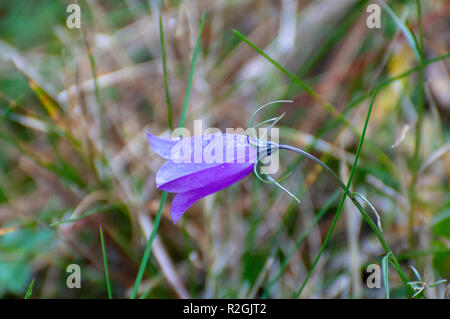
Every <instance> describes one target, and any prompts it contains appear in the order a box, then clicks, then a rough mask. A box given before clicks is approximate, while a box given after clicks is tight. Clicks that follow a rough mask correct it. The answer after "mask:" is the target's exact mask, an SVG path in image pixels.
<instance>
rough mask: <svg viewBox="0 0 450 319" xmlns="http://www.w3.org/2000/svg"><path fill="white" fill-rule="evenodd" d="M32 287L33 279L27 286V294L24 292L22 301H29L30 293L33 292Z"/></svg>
mask: <svg viewBox="0 0 450 319" xmlns="http://www.w3.org/2000/svg"><path fill="white" fill-rule="evenodd" d="M33 286H34V278H33V280H32V281H31V283H30V285H29V286H28V289H27V292H26V294H25V297H24V299H29V298H30V296H31V292H32V291H33Z"/></svg>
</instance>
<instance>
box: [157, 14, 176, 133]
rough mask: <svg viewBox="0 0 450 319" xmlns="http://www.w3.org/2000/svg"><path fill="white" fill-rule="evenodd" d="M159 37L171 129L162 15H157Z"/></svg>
mask: <svg viewBox="0 0 450 319" xmlns="http://www.w3.org/2000/svg"><path fill="white" fill-rule="evenodd" d="M159 38H160V42H161V58H162V66H163V77H164V92H165V94H166V103H167V118H168V122H169V129H170V130H171V131H173V120H172V101H171V99H170V92H169V84H168V80H167V61H166V46H165V44H164V43H165V42H164V30H163V23H162V16H161V15H160V16H159Z"/></svg>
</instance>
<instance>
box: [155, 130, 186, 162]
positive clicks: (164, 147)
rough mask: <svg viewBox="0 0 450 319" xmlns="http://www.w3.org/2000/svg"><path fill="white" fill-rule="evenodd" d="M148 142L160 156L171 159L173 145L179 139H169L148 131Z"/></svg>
mask: <svg viewBox="0 0 450 319" xmlns="http://www.w3.org/2000/svg"><path fill="white" fill-rule="evenodd" d="M147 138H148V142H149V143H150V147H151V148H152V149H153V150H154V151H155V152H156V153H158V155H159V156H161V157H164V158H166V159H170V154H171V151H172V147H173V146H175V145H176V144H177V143H178V142H179V140H178V141H177V140H175V141H173V140H168V139H164V138H160V137H157V136H155V135H153V134H151V133H149V132H147Z"/></svg>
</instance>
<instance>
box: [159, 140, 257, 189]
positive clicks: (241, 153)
mask: <svg viewBox="0 0 450 319" xmlns="http://www.w3.org/2000/svg"><path fill="white" fill-rule="evenodd" d="M221 136H223V137H224V140H223V141H224V143H222V142H220V143H219V144H217V146H214V147H210V145H208V143H204V141H205V140H207V138H208V136H205V137H206V139H204V140H203V143H202V141H201V140H200V141H199V142H200V144H199V145H200V146H201V148H200V149H199V154H192V155H194V156H190V155H191V154H188V155H189V156H187V157H185V158H188V159H189V161H190V162H189V163H183V162H176V161H175V158H176V157H177V155H176V153H177V152H176V150H177V149H178V148H180V145H184V146H186V144H185V143H190V142H193V143H195V142H196V140H194V139H193V138H189V139H183V141H181V142H180V144H177V147H176V148H174V153H175V154H172V155H173V157H172V160H170V161H168V162H166V163H164V165H163V166H161V168H160V169H159V170H158V172H157V174H156V185H157V187H158V188H159V189H161V190H165V191H168V192H173V193H182V192H187V191H189V190H193V189H197V188H202V187H205V186H207V185H209V184H211V183H215V182H216V181H218V180H221V179H223V178H227V177H228V176H232V175H236V174H239V173H240V172H242V171H244V170H247V169H248V168H249V167H253V164H254V163H255V161H256V159H257V152H256V149H255V148H254V147H253V146H251V145H250V144H248V140H247V137H246V136H244V135H239V134H223V135H221ZM200 138H201V136H200ZM205 147H206V149H205ZM194 148H195V146H194ZM208 148H209V150H211V149H213V148H216V150H215V151H219V152H220V153H219V155H220V156H219V158H220V159H219V161H217V162H213V163H208V162H206V160H205V156H204V155H205V154H206V151H207V150H208ZM186 149H187V148H186ZM195 151H197V149H195V150H194V153H195ZM204 151H205V152H204ZM195 157H197V158H198V159H199V160H200V162H198V163H192V162H191V160H193V159H194V158H195ZM213 157H214V156H213Z"/></svg>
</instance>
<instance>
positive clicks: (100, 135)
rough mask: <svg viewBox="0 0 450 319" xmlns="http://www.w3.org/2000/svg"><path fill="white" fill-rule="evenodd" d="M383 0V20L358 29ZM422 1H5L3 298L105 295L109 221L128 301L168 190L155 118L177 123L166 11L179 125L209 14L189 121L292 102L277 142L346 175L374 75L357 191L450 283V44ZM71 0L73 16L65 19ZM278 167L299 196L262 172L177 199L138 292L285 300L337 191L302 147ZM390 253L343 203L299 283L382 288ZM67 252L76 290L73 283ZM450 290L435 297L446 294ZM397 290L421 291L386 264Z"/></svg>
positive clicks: (117, 275) (244, 117)
mask: <svg viewBox="0 0 450 319" xmlns="http://www.w3.org/2000/svg"><path fill="white" fill-rule="evenodd" d="M372 2H373V3H376V4H378V5H379V6H380V7H381V28H379V29H377V28H375V29H369V28H368V27H367V25H366V20H367V18H368V16H369V13H367V11H366V9H367V6H368V5H369V4H370V3H372ZM417 2H418V1H414V0H402V1H400V0H398V1H387V3H388V6H389V7H390V10H391V11H389V9H386V8H385V7H383V3H382V2H376V1H361V0H340V1H336V0H314V1H313V0H303V1H295V0H239V1H238V0H220V1H219V0H214V1H210V0H196V1H194V0H189V1H187V0H185V1H182V0H171V1H164V2H160V1H152V0H149V1H139V0H114V1H113V0H108V1H99V0H81V1H79V2H76V1H59V0H58V1H55V0H42V1H25V0H14V1H13V0H3V1H1V2H0V296H1V297H3V298H23V297H24V296H25V293H26V291H27V289H28V287H29V286H30V283H31V282H32V281H33V280H34V286H33V288H32V294H31V298H107V292H106V286H105V271H104V265H103V259H102V246H101V241H100V235H99V226H100V225H101V226H102V229H103V233H104V238H105V250H106V254H107V258H108V266H109V275H110V279H111V286H112V292H113V295H114V297H118V298H127V297H129V296H130V292H131V288H132V286H133V283H134V280H135V278H136V275H137V272H138V268H139V265H140V261H141V259H142V256H143V253H144V249H145V246H146V242H147V238H148V237H149V234H150V232H151V229H152V225H153V221H154V218H155V216H156V213H157V211H158V207H159V203H160V198H161V192H160V191H159V190H157V189H156V187H155V173H156V171H157V170H158V168H159V167H160V166H161V164H162V163H163V159H162V158H160V157H159V156H158V155H157V154H156V153H154V152H152V151H151V150H150V148H149V146H148V143H147V140H146V132H147V131H150V132H152V133H153V134H156V135H164V134H168V132H169V127H170V126H169V122H170V121H169V112H168V106H167V105H168V103H167V98H166V94H165V88H164V72H163V63H162V62H163V61H162V53H161V52H162V51H161V35H160V24H159V19H160V17H161V21H162V25H163V32H162V33H163V36H164V41H165V58H166V65H167V77H166V79H167V87H168V94H169V97H170V102H171V106H172V114H171V117H172V121H173V126H174V127H177V126H178V123H179V120H180V116H181V111H182V105H183V100H184V96H185V92H186V89H187V83H188V78H189V74H190V67H191V60H192V56H193V52H194V47H195V43H196V37H197V33H198V30H199V25H200V16H201V13H202V12H205V23H204V27H203V31H202V34H201V46H200V51H199V55H198V61H197V65H196V68H195V74H194V78H193V83H192V89H191V94H190V99H189V104H188V108H187V113H186V115H187V116H186V122H185V123H186V127H187V128H192V127H193V122H194V120H198V119H200V120H202V121H203V125H204V127H218V128H220V129H225V128H234V127H242V128H247V127H248V126H249V120H250V117H251V115H252V114H253V112H254V111H255V110H256V109H257V108H258V106H260V105H262V104H264V103H267V102H269V101H273V100H278V99H291V100H293V103H287V104H280V105H277V106H274V107H270V108H268V109H266V110H265V111H264V112H262V113H263V114H260V115H258V117H259V119H258V120H260V121H262V120H264V119H267V118H270V117H273V116H277V115H279V114H281V113H282V112H285V113H286V116H285V117H284V118H283V119H282V120H281V121H280V122H279V123H278V124H277V126H278V127H279V128H280V142H281V143H284V144H290V145H293V146H296V147H300V148H302V149H306V150H308V151H310V152H311V153H312V154H314V155H315V156H317V157H319V158H321V159H322V160H323V161H324V162H326V163H327V165H329V166H330V167H331V168H332V169H333V170H334V171H335V172H336V173H337V174H338V175H339V177H340V178H341V179H342V180H343V181H344V182H346V181H347V179H348V177H349V172H350V169H351V166H352V164H353V161H354V160H355V151H356V147H357V145H358V142H359V137H360V134H361V131H362V128H363V124H364V120H365V117H366V114H367V110H368V107H369V103H370V92H371V90H373V89H376V88H377V89H379V90H378V94H377V97H376V100H375V103H374V106H373V111H372V115H371V118H370V121H369V125H368V130H367V135H366V138H365V140H364V145H363V148H362V152H361V155H360V158H359V162H358V166H357V169H356V173H355V177H354V179H353V183H352V187H351V189H352V190H353V191H358V192H359V193H361V194H363V195H364V196H365V197H366V198H367V199H368V200H369V201H370V202H371V203H372V204H373V206H374V207H375V208H376V209H377V211H378V213H379V215H380V218H381V223H382V225H383V233H382V234H383V237H384V239H385V240H386V242H387V243H388V244H389V246H390V247H391V248H392V250H393V252H394V254H395V255H396V256H397V258H398V260H399V262H400V264H401V266H402V269H403V270H404V272H405V273H406V275H407V276H408V277H409V279H410V280H417V279H416V276H415V274H414V273H413V271H412V270H411V269H410V266H411V265H413V266H414V267H415V268H416V269H417V270H418V272H419V273H420V275H421V277H422V280H423V281H427V282H428V283H432V282H435V281H437V280H439V279H442V278H447V279H449V278H450V193H449V177H450V157H449V149H450V144H449V138H450V135H449V132H450V131H449V123H450V122H449V120H450V78H449V67H450V64H449V59H445V58H437V59H435V58H436V57H442V56H443V55H445V54H448V52H449V49H450V3H449V2H448V1H445V0H433V1H420V3H421V9H420V12H421V17H420V19H421V22H422V23H421V25H422V28H420V27H419V23H418V21H419V19H418V18H419V15H418V12H419V11H418V10H417ZM71 3H76V4H78V5H79V6H80V8H81V29H77V28H73V29H71V28H68V27H67V25H66V19H67V17H68V16H69V15H70V13H67V12H66V8H67V6H68V5H69V4H71ZM233 29H236V30H238V31H239V32H240V33H242V34H243V35H245V36H246V37H247V38H248V40H250V41H251V42H253V43H254V44H255V45H256V46H257V47H259V48H261V49H262V50H263V51H264V52H265V53H266V54H267V55H268V56H270V57H271V58H272V59H273V61H276V62H275V63H273V62H271V61H269V60H268V59H267V58H265V57H264V56H263V55H262V54H261V52H257V51H256V50H255V49H254V48H252V47H251V46H249V45H248V43H245V42H244V41H243V40H242V39H241V38H240V37H239V36H237V34H236V33H234V32H233ZM410 30H412V32H413V33H414V34H415V35H416V41H415V42H414V41H411V39H410V38H408V37H407V36H405V35H406V34H408V31H409V32H411V31H410ZM421 30H422V31H421ZM421 34H422V36H420V35H421ZM422 41H423V45H421V42H422ZM417 47H419V49H420V48H423V50H421V52H422V53H423V55H422V56H419V57H418V56H417ZM419 53H420V52H419ZM447 57H448V55H447ZM433 59H434V60H433ZM418 60H419V61H421V60H422V61H424V64H426V67H425V68H424V71H423V73H421V72H420V68H418V67H417V66H418V65H419V63H418ZM276 63H279V65H281V66H282V67H283V68H285V70H286V71H287V72H290V73H289V75H287V74H286V72H284V73H283V72H282V71H281V70H280V68H279V67H277V66H276V65H275V64H276ZM398 75H401V76H400V77H396V76H398ZM294 79H296V80H294ZM298 79H301V81H303V82H299V81H298ZM304 83H306V84H307V85H308V88H309V87H310V88H312V89H313V90H314V91H313V94H311V91H310V90H308V89H306V90H305V86H304V85H303V86H302V85H301V84H304ZM299 84H300V85H299ZM308 91H310V92H308ZM314 93H315V94H316V95H315V94H314ZM343 118H344V119H345V120H343ZM281 163H282V172H281V173H280V175H279V176H278V177H283V180H282V182H281V183H282V184H283V185H284V186H285V187H286V188H287V189H289V190H290V191H291V192H293V193H294V194H296V195H297V196H298V197H299V198H300V199H301V203H300V204H298V203H297V202H295V201H293V200H292V199H291V197H289V196H288V195H287V194H286V193H284V192H283V191H281V190H280V189H279V188H276V187H274V186H273V185H268V184H264V183H261V182H260V181H259V180H258V179H257V178H255V176H254V175H253V174H252V175H250V176H249V177H247V178H246V179H245V180H243V181H242V182H240V183H237V184H235V185H233V186H231V187H229V188H227V189H225V190H222V191H220V192H219V193H216V194H214V195H211V196H208V197H207V198H205V199H202V200H201V201H199V202H198V203H196V204H195V205H194V206H193V207H192V208H190V209H189V210H188V212H187V213H186V214H185V215H184V216H183V217H182V219H181V220H180V221H179V222H178V223H177V224H175V225H174V224H173V223H172V221H171V219H170V212H169V210H170V202H171V199H172V195H171V194H169V197H168V201H167V202H166V205H165V206H164V209H163V215H162V219H161V223H160V225H159V229H158V236H157V238H156V240H155V241H154V243H153V247H152V255H151V257H150V261H149V264H148V267H147V268H146V271H145V274H144V277H143V281H142V283H141V285H140V287H139V290H138V297H141V298H178V297H183V298H186V297H195V298H255V297H269V298H291V297H292V296H293V295H294V294H295V293H296V292H297V291H298V290H299V288H300V286H301V285H302V283H303V281H304V280H305V277H306V275H307V272H308V270H309V269H310V268H311V265H312V263H313V261H314V259H315V258H316V256H317V254H318V252H319V249H320V247H321V245H322V243H323V241H324V238H325V236H326V235H327V232H328V230H329V228H330V225H331V223H332V220H333V218H334V215H335V213H336V210H337V207H338V203H339V199H340V197H341V196H342V194H343V193H342V191H341V190H340V189H339V188H338V186H337V184H336V183H335V182H334V181H333V180H332V179H331V178H330V177H329V176H328V175H327V174H326V173H324V172H323V171H321V170H320V169H319V166H317V165H315V164H314V163H312V162H311V161H308V160H306V159H305V158H302V157H299V156H298V155H296V154H293V153H290V152H287V151H284V153H282V154H281ZM372 217H374V218H375V216H372ZM374 220H375V219H374ZM385 254H386V252H385V251H384V250H383V248H382V246H381V245H380V243H379V241H378V239H377V237H376V236H375V234H374V232H373V231H372V229H371V228H369V227H368V226H367V223H366V222H365V221H364V220H363V219H362V218H361V216H360V214H359V212H358V210H357V209H356V208H355V207H354V206H353V204H352V203H351V202H350V201H348V200H347V202H345V205H344V208H343V213H342V214H341V215H340V217H339V220H338V222H337V224H336V228H335V229H334V231H333V233H332V235H331V237H330V241H329V243H328V245H327V246H326V248H325V250H324V253H323V255H322V257H321V259H320V260H319V262H318V264H317V266H316V267H315V269H314V271H313V273H312V276H311V278H310V280H309V282H308V283H307V285H306V287H305V289H304V291H303V292H302V294H301V297H302V298H384V296H385V292H384V289H383V288H380V289H376V288H375V289H369V288H368V287H367V285H366V280H367V277H368V275H369V274H370V273H367V272H366V270H367V266H368V265H369V264H378V265H381V259H382V258H383V257H384V256H385ZM70 264H77V265H79V266H80V269H81V288H80V289H69V288H68V287H67V286H66V280H67V277H68V275H69V274H70V273H68V272H66V268H67V266H68V265H70ZM447 285H448V283H445V284H440V285H437V286H436V287H434V288H428V289H426V290H425V292H424V295H425V296H426V297H428V298H445V297H446V295H447V296H448V289H447V290H446V288H447ZM389 286H390V290H391V296H392V297H397V298H408V297H409V296H410V294H408V290H407V286H406V285H405V284H404V283H403V282H402V281H401V279H400V277H399V276H398V275H397V273H396V272H395V271H394V269H393V268H392V267H391V268H390V269H389Z"/></svg>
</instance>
